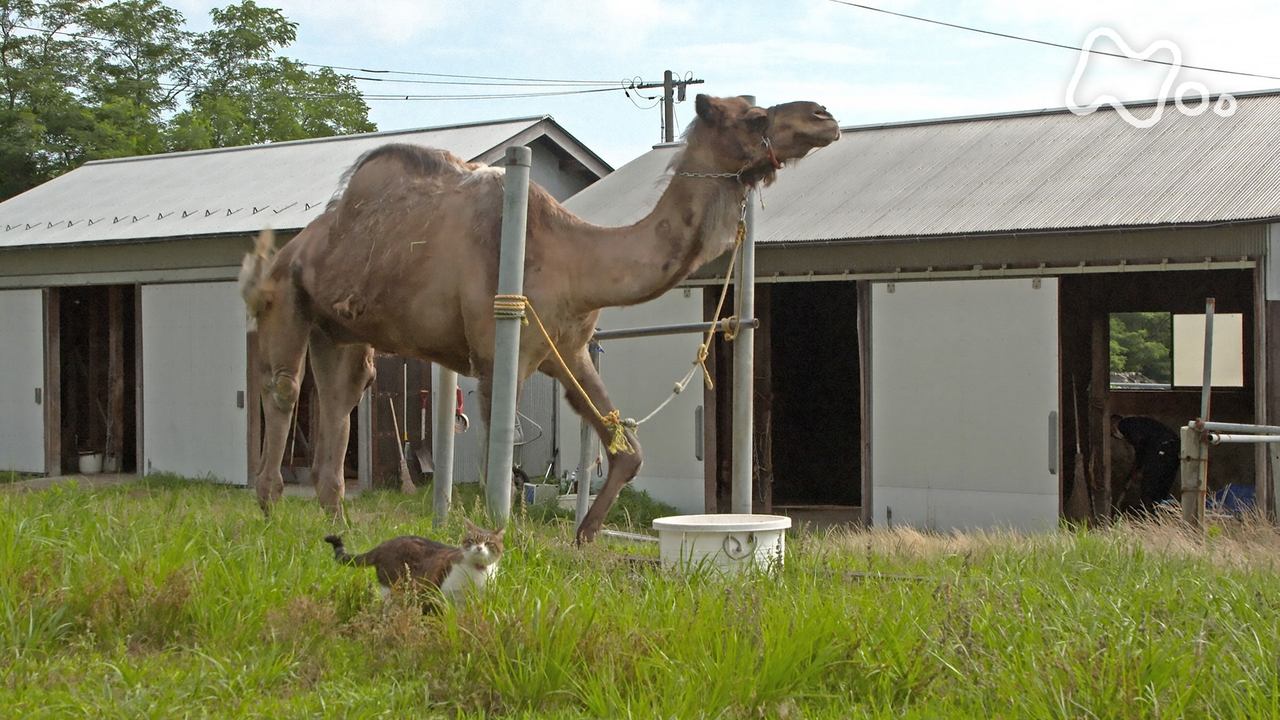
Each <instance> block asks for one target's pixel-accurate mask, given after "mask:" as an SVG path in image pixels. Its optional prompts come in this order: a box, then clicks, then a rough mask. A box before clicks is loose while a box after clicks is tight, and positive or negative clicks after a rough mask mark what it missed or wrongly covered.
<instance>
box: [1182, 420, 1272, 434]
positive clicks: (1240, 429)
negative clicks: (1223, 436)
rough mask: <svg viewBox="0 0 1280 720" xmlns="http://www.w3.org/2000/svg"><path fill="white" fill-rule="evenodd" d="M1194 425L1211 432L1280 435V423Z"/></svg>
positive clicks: (1205, 423)
mask: <svg viewBox="0 0 1280 720" xmlns="http://www.w3.org/2000/svg"><path fill="white" fill-rule="evenodd" d="M1194 425H1195V428H1196V429H1197V430H1202V431H1204V430H1207V431H1209V432H1228V433H1246V434H1251V435H1253V434H1259V433H1265V434H1268V435H1280V425H1250V424H1247V423H1225V422H1203V423H1202V422H1196V423H1194Z"/></svg>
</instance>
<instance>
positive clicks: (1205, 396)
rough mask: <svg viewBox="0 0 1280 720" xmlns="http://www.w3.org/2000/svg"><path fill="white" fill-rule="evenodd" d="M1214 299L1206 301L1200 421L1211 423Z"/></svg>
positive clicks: (1206, 299)
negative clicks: (1210, 393) (1210, 400)
mask: <svg viewBox="0 0 1280 720" xmlns="http://www.w3.org/2000/svg"><path fill="white" fill-rule="evenodd" d="M1214 304H1215V301H1214V299H1213V298H1205V301H1204V382H1203V384H1202V385H1201V386H1200V419H1201V420H1202V421H1204V422H1208V421H1209V389H1210V388H1211V387H1212V386H1213V310H1214Z"/></svg>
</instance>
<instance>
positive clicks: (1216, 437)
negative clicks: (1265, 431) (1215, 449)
mask: <svg viewBox="0 0 1280 720" xmlns="http://www.w3.org/2000/svg"><path fill="white" fill-rule="evenodd" d="M1205 436H1206V438H1207V439H1208V441H1209V444H1210V445H1221V444H1222V443H1273V442H1280V435H1239V434H1228V433H1217V432H1211V433H1205Z"/></svg>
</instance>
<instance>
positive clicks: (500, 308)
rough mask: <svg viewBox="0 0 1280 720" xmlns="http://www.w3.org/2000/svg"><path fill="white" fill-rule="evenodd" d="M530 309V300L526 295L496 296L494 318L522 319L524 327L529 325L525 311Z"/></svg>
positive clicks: (494, 297) (494, 298) (494, 299)
mask: <svg viewBox="0 0 1280 720" xmlns="http://www.w3.org/2000/svg"><path fill="white" fill-rule="evenodd" d="M526 307H529V298H527V297H525V296H524V295H494V296H493V316H494V317H496V318H520V322H521V324H523V325H528V324H529V318H528V317H526V316H525V313H524V310H525V308H526Z"/></svg>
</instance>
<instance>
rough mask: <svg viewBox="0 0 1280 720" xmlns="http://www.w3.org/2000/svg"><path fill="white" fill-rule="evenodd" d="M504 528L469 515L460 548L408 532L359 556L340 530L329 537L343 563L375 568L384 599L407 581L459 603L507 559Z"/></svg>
mask: <svg viewBox="0 0 1280 720" xmlns="http://www.w3.org/2000/svg"><path fill="white" fill-rule="evenodd" d="M503 532H505V530H499V531H497V532H493V531H490V530H485V529H483V528H480V527H477V526H476V525H474V524H472V523H471V521H469V520H468V521H467V533H466V535H465V536H464V537H463V539H462V546H461V547H454V546H453V545H446V544H444V543H440V542H436V541H435V540H429V539H427V538H424V537H418V536H416V535H404V536H401V537H398V538H392V539H390V540H387V541H386V542H384V543H382V544H381V545H378V546H377V547H375V548H374V549H372V550H370V551H369V552H366V553H361V554H359V555H349V554H348V553H347V550H346V548H345V547H343V544H342V538H341V537H339V536H337V535H329V536H328V537H326V538H325V539H324V541H325V542H327V543H329V544H330V545H332V546H333V555H334V557H335V558H336V559H337V561H338V562H339V563H342V564H344V565H354V566H356V567H373V569H374V571H375V572H376V573H377V576H378V584H379V585H381V586H382V596H383V597H384V598H385V597H387V596H388V595H389V594H390V592H391V588H392V587H394V586H397V585H399V584H401V583H405V584H412V585H413V586H415V587H432V588H437V589H438V590H439V591H440V592H441V594H443V595H444V597H445V598H447V599H448V600H450V601H452V602H456V601H458V600H460V599H462V598H463V597H464V596H465V595H466V594H467V593H468V592H471V591H473V590H483V589H484V586H485V583H487V582H488V580H489V578H491V577H493V574H494V573H495V572H497V570H498V561H499V560H501V559H502V534H503Z"/></svg>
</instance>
